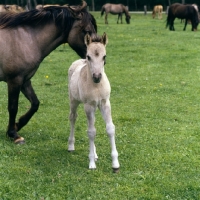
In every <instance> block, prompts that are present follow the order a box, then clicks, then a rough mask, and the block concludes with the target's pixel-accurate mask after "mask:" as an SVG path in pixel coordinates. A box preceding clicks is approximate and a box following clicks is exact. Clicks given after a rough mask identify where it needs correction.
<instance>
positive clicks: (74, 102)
mask: <svg viewBox="0 0 200 200" xmlns="http://www.w3.org/2000/svg"><path fill="white" fill-rule="evenodd" d="M107 43H108V38H107V35H106V34H105V33H104V34H103V36H102V37H98V36H95V37H93V38H92V37H90V36H89V34H87V35H86V36H85V44H86V46H87V56H86V59H80V60H77V61H75V62H73V63H72V65H71V66H70V68H69V71H68V79H69V98H70V116H69V119H70V125H71V128H70V136H69V140H68V150H69V151H73V150H75V148H74V143H75V137H74V129H75V121H76V118H77V107H78V105H79V104H80V103H83V104H84V109H85V113H86V116H87V121H88V130H87V132H88V137H89V145H90V152H89V169H96V164H95V161H96V160H97V158H98V157H97V154H96V147H95V144H94V139H95V135H96V129H95V126H94V123H95V111H96V109H97V107H98V108H99V110H100V111H101V113H102V116H103V119H104V121H105V123H106V131H107V133H108V136H109V138H110V144H111V157H112V168H113V170H114V172H117V171H118V169H119V161H118V152H117V149H116V145H115V126H114V124H113V121H112V116H111V105H110V100H109V98H110V91H111V87H110V83H109V80H108V78H107V76H106V74H105V72H104V65H105V58H106V48H105V47H106V44H107Z"/></svg>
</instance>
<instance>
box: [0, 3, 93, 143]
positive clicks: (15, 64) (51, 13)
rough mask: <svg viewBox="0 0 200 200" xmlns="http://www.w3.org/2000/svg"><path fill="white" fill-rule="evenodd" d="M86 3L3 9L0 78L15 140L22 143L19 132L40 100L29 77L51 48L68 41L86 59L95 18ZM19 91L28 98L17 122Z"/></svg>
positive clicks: (9, 126) (10, 134)
mask: <svg viewBox="0 0 200 200" xmlns="http://www.w3.org/2000/svg"><path fill="white" fill-rule="evenodd" d="M86 6H87V4H86V2H84V1H83V3H82V5H80V6H72V7H70V6H68V7H66V6H65V7H62V6H60V7H58V6H52V7H46V8H43V9H40V10H38V9H34V10H31V11H26V12H21V13H17V14H16V13H12V12H5V13H2V14H1V17H0V36H1V37H0V47H1V48H0V81H4V82H6V83H7V87H8V112H9V121H8V129H7V133H6V134H7V136H9V137H10V139H12V140H13V141H14V143H18V144H23V143H24V142H25V140H24V138H23V137H21V136H19V135H18V131H19V130H20V129H21V128H22V127H23V126H25V125H26V124H27V123H28V121H29V120H30V119H31V117H32V116H33V115H34V113H35V112H36V111H37V110H38V108H39V100H38V98H37V96H36V94H35V91H34V89H33V87H32V85H31V78H32V77H33V76H34V74H35V73H36V71H37V69H38V67H39V65H40V63H41V62H42V61H43V59H44V58H45V57H46V56H47V55H49V54H50V53H51V52H52V51H53V50H54V49H56V48H57V47H58V46H59V45H61V44H63V43H68V44H69V45H70V47H71V48H72V49H73V50H74V51H76V53H77V54H78V55H79V56H80V57H82V58H85V56H86V50H87V48H86V45H85V43H84V36H85V35H86V33H89V34H96V31H97V26H96V21H95V19H94V17H93V16H92V15H91V14H90V13H88V12H87V10H86ZM20 91H21V92H22V93H23V94H24V96H25V97H26V98H27V99H28V100H29V101H30V103H31V107H30V109H29V110H28V111H27V112H26V113H25V114H24V115H22V116H21V117H20V118H19V121H18V122H16V115H17V112H18V101H19V94H20Z"/></svg>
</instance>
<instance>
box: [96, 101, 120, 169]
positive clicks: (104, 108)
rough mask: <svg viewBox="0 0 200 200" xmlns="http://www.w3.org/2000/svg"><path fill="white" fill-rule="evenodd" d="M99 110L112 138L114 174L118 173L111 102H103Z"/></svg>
mask: <svg viewBox="0 0 200 200" xmlns="http://www.w3.org/2000/svg"><path fill="white" fill-rule="evenodd" d="M99 109H100V110H101V113H102V116H103V119H104V121H105V123H106V131H107V133H108V136H109V138H110V144H111V157H112V168H113V172H118V170H119V167H120V165H119V161H118V152H117V149H116V144H115V125H114V124H113V121H112V116H111V105H110V100H109V99H108V100H105V101H102V103H101V106H100V107H99Z"/></svg>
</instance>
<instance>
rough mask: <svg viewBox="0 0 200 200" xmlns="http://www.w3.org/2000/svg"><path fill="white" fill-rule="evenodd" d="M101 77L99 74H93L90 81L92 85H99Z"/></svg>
mask: <svg viewBox="0 0 200 200" xmlns="http://www.w3.org/2000/svg"><path fill="white" fill-rule="evenodd" d="M101 77H102V74H101V73H100V74H95V73H94V74H93V76H92V79H93V81H94V83H99V82H100V81H101Z"/></svg>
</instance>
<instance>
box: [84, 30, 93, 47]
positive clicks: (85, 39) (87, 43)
mask: <svg viewBox="0 0 200 200" xmlns="http://www.w3.org/2000/svg"><path fill="white" fill-rule="evenodd" d="M84 42H85V45H86V46H88V45H89V44H90V43H91V42H92V39H91V37H90V35H89V34H88V33H87V34H86V35H85V37H84Z"/></svg>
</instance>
